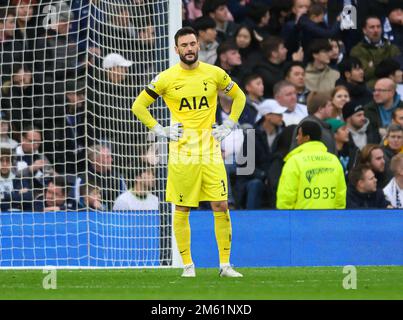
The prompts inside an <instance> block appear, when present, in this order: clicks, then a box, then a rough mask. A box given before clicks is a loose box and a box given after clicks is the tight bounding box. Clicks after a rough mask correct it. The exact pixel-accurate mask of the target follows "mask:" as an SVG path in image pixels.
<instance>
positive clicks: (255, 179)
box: [235, 99, 287, 210]
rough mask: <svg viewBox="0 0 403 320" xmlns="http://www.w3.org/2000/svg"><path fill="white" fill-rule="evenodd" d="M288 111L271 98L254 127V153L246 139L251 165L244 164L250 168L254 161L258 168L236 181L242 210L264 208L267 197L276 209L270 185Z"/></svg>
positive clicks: (265, 103) (263, 105)
mask: <svg viewBox="0 0 403 320" xmlns="http://www.w3.org/2000/svg"><path fill="white" fill-rule="evenodd" d="M286 110H287V109H286V108H284V107H282V106H280V105H279V104H278V103H277V102H276V100H274V99H267V100H265V101H263V102H262V103H261V104H260V105H259V115H260V117H261V118H260V119H259V121H258V122H257V123H256V124H255V126H254V129H255V131H254V132H255V140H254V141H255V145H254V149H253V152H252V154H251V153H250V152H247V148H248V145H247V144H248V143H249V139H247V137H245V139H244V145H243V152H244V154H245V155H247V163H245V164H243V165H240V167H244V166H249V165H251V163H253V159H254V161H255V169H254V170H253V173H252V174H250V175H238V176H237V180H236V187H235V188H236V190H237V191H236V195H237V196H236V198H237V199H238V206H239V207H240V208H244V209H249V210H252V209H259V208H261V207H262V201H263V198H265V199H268V200H269V201H267V202H268V203H267V205H268V206H269V207H273V206H274V198H275V194H273V190H272V189H271V188H270V186H269V175H270V172H269V168H270V158H271V155H272V153H273V150H274V149H275V144H276V142H275V141H276V138H277V136H278V135H279V134H280V133H281V131H282V129H283V126H284V124H283V114H284V112H285V111H286ZM249 132H251V131H249ZM247 134H248V131H247ZM252 157H253V158H252Z"/></svg>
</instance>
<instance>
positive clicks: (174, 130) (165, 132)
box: [151, 123, 183, 141]
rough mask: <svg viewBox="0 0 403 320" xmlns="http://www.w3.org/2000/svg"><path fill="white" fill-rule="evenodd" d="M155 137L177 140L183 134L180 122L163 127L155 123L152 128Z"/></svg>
mask: <svg viewBox="0 0 403 320" xmlns="http://www.w3.org/2000/svg"><path fill="white" fill-rule="evenodd" d="M151 131H152V132H154V133H155V135H156V136H157V137H163V138H168V139H169V140H173V141H178V140H179V139H180V138H181V137H182V135H183V125H182V123H175V124H173V125H170V126H167V127H163V126H161V125H160V124H159V123H157V124H156V125H155V126H154V127H153V128H152V129H151Z"/></svg>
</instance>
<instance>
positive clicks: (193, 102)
mask: <svg viewBox="0 0 403 320" xmlns="http://www.w3.org/2000/svg"><path fill="white" fill-rule="evenodd" d="M197 98H198V97H193V98H192V99H189V100H188V99H187V98H182V100H181V104H180V106H179V111H181V110H182V109H183V108H188V109H189V110H197V109H199V110H200V109H201V108H203V107H207V108H210V106H209V104H208V100H207V98H206V97H205V96H202V97H201V99H200V100H198V99H197Z"/></svg>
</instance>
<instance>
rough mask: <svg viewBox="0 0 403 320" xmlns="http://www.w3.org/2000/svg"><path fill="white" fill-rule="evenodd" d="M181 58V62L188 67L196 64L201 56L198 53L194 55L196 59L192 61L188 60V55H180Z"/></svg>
mask: <svg viewBox="0 0 403 320" xmlns="http://www.w3.org/2000/svg"><path fill="white" fill-rule="evenodd" d="M179 58H180V59H181V61H182V62H183V63H185V64H187V65H189V66H190V65H192V64H194V63H195V62H196V61H197V60H198V59H199V54H198V53H197V52H195V53H194V58H193V59H192V60H187V59H186V55H179Z"/></svg>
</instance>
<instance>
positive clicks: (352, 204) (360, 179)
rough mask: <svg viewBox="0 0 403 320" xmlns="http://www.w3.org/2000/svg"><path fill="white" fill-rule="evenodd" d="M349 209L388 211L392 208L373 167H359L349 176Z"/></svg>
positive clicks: (347, 200)
mask: <svg viewBox="0 0 403 320" xmlns="http://www.w3.org/2000/svg"><path fill="white" fill-rule="evenodd" d="M348 179H349V184H348V190H347V199H346V202H347V206H346V208H347V209H386V208H392V206H391V204H390V202H389V201H388V200H386V198H385V195H384V193H383V191H382V189H381V188H379V187H378V185H377V178H376V177H375V174H374V172H373V171H372V170H371V167H369V166H368V165H363V164H361V165H358V166H356V167H354V168H353V169H352V170H351V172H350V174H349V177H348Z"/></svg>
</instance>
